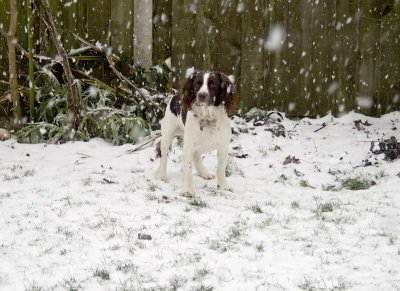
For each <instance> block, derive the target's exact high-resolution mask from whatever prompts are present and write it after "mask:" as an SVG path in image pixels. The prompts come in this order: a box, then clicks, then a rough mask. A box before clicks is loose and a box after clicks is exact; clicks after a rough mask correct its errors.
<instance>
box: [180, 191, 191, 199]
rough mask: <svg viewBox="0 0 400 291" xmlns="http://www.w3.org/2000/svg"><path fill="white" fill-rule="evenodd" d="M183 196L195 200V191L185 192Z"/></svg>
mask: <svg viewBox="0 0 400 291" xmlns="http://www.w3.org/2000/svg"><path fill="white" fill-rule="evenodd" d="M181 196H183V197H186V198H193V196H194V193H193V191H183V192H182V193H181Z"/></svg>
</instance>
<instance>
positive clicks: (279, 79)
mask: <svg viewBox="0 0 400 291" xmlns="http://www.w3.org/2000/svg"><path fill="white" fill-rule="evenodd" d="M35 1H38V0H35ZM136 1H137V2H136V4H137V3H138V2H139V1H141V0H136ZM8 2H9V1H8V0H0V7H5V9H4V8H1V9H0V23H3V28H4V29H6V28H7V27H8ZM50 4H51V8H52V9H53V12H54V14H55V15H56V17H57V22H58V24H59V26H60V28H61V29H62V32H63V35H62V37H63V42H64V44H65V46H66V47H67V48H74V47H78V46H79V43H78V42H77V41H76V40H75V38H74V37H73V36H72V35H71V32H74V33H77V34H79V35H81V36H83V37H84V38H86V39H88V40H92V39H93V40H98V41H99V42H101V43H106V44H108V45H110V46H112V47H113V48H114V51H116V50H118V51H119V50H121V51H123V54H124V55H125V56H126V57H128V58H133V57H134V52H135V49H134V41H133V39H136V41H137V42H140V41H141V40H140V37H139V36H137V35H134V23H135V16H136V17H137V15H136V14H135V1H133V0H120V1H116V0H77V1H62V0H50ZM20 8H21V9H20V14H21V15H20V17H19V31H18V36H19V43H20V44H21V45H22V46H24V47H27V45H26V35H25V24H26V18H25V17H24V11H25V10H24V8H23V1H21V7H20ZM152 11H153V19H152V24H151V22H149V23H150V24H149V25H152V51H151V57H152V60H153V63H157V62H158V61H159V60H165V59H167V58H171V63H172V67H173V72H174V74H173V75H174V85H175V87H179V86H180V85H181V83H182V80H183V79H184V75H185V72H186V70H187V69H188V68H191V67H194V68H197V69H204V70H219V71H223V72H226V73H227V74H232V75H234V76H235V79H236V84H237V89H238V91H239V96H240V110H248V109H249V108H251V107H254V106H256V107H260V108H266V109H269V110H272V109H276V110H280V111H285V112H286V113H287V115H289V116H306V115H307V116H316V115H324V114H326V113H327V112H328V111H332V112H333V113H335V114H340V113H341V112H347V111H349V110H353V109H354V110H359V108H358V105H360V104H361V105H362V103H358V102H357V100H359V97H362V98H363V97H365V98H369V99H370V101H371V102H372V104H373V105H372V107H370V108H365V109H362V110H360V111H362V112H363V113H366V114H370V115H380V114H383V113H385V112H389V111H393V110H398V109H399V108H400V101H399V99H400V1H399V0H229V1H228V0H221V1H213V0H159V1H157V0H153V2H152ZM143 25H146V24H143ZM41 30H43V27H42V25H41V24H40V21H39V19H36V31H40V34H39V35H40V37H41V42H40V44H39V43H38V44H37V45H36V49H37V52H38V53H44V54H47V55H52V54H54V53H55V51H54V48H52V47H51V45H50V41H49V40H47V39H46V33H45V32H44V31H41ZM274 32H275V33H274ZM271 35H277V36H278V37H280V38H279V39H278V43H275V45H277V44H278V47H279V46H280V45H281V47H279V48H278V49H277V48H271V47H270V46H269V41H271V40H270V37H271ZM280 41H281V42H280ZM275 42H276V41H275ZM0 53H1V58H0V66H1V70H0V71H6V69H4V68H7V65H6V46H5V39H4V38H3V39H0ZM1 78H3V77H1ZM0 89H1V88H0Z"/></svg>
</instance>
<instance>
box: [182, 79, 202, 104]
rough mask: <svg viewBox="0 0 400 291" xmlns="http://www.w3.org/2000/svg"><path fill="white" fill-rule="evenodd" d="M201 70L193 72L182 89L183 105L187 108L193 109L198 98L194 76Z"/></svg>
mask: <svg viewBox="0 0 400 291" xmlns="http://www.w3.org/2000/svg"><path fill="white" fill-rule="evenodd" d="M198 73H199V72H192V73H191V74H190V75H189V77H188V78H187V79H186V81H185V85H183V89H182V106H183V108H184V109H185V110H190V109H192V104H193V102H194V101H195V100H196V92H195V90H194V78H195V76H196V75H197V74H198Z"/></svg>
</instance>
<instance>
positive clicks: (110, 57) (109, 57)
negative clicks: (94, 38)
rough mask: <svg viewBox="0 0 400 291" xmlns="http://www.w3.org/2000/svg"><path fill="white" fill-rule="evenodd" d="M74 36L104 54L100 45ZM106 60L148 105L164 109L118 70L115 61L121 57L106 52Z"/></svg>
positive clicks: (114, 71) (119, 77)
mask: <svg viewBox="0 0 400 291" xmlns="http://www.w3.org/2000/svg"><path fill="white" fill-rule="evenodd" d="M73 36H74V37H75V38H76V39H77V40H79V41H80V42H82V43H83V44H85V45H86V46H89V47H90V48H91V49H93V50H94V51H96V52H99V53H101V54H104V51H103V50H102V49H101V48H99V47H97V46H95V45H93V44H92V43H90V42H88V41H87V40H85V39H83V38H81V37H80V36H79V35H77V34H75V33H73ZM106 60H107V62H108V64H109V67H110V69H111V70H112V71H113V73H114V74H115V76H117V78H118V79H120V80H121V81H124V82H126V83H127V84H128V85H129V86H130V87H131V88H132V89H133V90H134V91H135V92H137V93H138V94H139V96H140V98H141V99H142V100H143V101H144V103H145V104H146V106H149V105H152V106H154V107H156V108H157V109H159V110H161V111H164V110H163V109H162V108H161V106H160V105H159V104H157V103H155V102H154V101H152V100H149V99H148V98H146V96H145V95H144V94H143V93H142V92H141V90H140V88H139V87H137V86H136V85H135V84H134V83H133V82H132V81H131V80H129V79H128V78H127V77H125V76H124V75H123V74H122V73H121V72H120V71H118V70H117V68H116V67H115V61H119V57H117V56H116V55H114V54H108V55H107V54H106Z"/></svg>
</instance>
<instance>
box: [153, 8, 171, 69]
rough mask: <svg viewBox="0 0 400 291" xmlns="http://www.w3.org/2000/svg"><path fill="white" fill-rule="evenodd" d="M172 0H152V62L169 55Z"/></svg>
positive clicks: (164, 58) (161, 59)
mask: <svg viewBox="0 0 400 291" xmlns="http://www.w3.org/2000/svg"><path fill="white" fill-rule="evenodd" d="M171 25H172V2H171V1H170V0H161V1H157V0H153V63H159V62H160V61H163V60H166V59H167V58H170V57H171Z"/></svg>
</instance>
